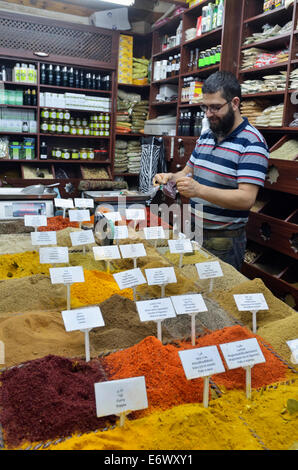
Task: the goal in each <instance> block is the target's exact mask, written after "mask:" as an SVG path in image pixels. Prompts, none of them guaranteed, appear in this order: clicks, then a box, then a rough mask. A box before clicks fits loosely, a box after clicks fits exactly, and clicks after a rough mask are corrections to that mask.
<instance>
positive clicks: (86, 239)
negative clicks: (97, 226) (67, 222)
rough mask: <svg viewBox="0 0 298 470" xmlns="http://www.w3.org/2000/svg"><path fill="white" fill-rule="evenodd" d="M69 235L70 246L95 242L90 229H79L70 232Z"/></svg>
mask: <svg viewBox="0 0 298 470" xmlns="http://www.w3.org/2000/svg"><path fill="white" fill-rule="evenodd" d="M69 235H70V238H71V243H72V246H77V245H88V244H89V243H95V240H94V235H93V231H92V230H80V231H78V232H70V234H69Z"/></svg>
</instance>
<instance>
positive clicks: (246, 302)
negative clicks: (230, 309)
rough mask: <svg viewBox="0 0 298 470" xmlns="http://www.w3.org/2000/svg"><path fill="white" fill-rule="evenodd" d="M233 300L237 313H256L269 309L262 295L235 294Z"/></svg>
mask: <svg viewBox="0 0 298 470" xmlns="http://www.w3.org/2000/svg"><path fill="white" fill-rule="evenodd" d="M234 299H235V302H236V305H237V308H238V310H239V311H247V312H258V311H259V310H268V308H269V307H268V305H267V302H266V300H265V297H264V295H263V294H235V295H234Z"/></svg>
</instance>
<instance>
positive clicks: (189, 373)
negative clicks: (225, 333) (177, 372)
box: [179, 346, 225, 380]
mask: <svg viewBox="0 0 298 470" xmlns="http://www.w3.org/2000/svg"><path fill="white" fill-rule="evenodd" d="M179 356H180V359H181V362H182V366H183V369H184V372H185V375H186V378H187V380H191V379H196V378H198V377H208V376H210V375H213V374H220V373H222V372H225V368H224V365H223V363H222V360H221V357H220V354H219V352H218V349H217V347H216V346H206V347H204V348H196V349H189V350H186V351H179Z"/></svg>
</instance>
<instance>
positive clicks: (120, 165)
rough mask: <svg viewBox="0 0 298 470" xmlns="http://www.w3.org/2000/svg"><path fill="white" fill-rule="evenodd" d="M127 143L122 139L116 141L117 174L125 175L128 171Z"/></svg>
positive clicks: (115, 167)
mask: <svg viewBox="0 0 298 470" xmlns="http://www.w3.org/2000/svg"><path fill="white" fill-rule="evenodd" d="M127 145H128V144H127V141H126V140H122V139H117V140H116V145H115V160H114V170H115V173H125V172H127V169H128V157H127Z"/></svg>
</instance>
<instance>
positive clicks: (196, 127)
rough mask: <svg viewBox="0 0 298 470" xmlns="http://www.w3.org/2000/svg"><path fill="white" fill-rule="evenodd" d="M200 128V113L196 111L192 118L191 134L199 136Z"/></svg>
mask: <svg viewBox="0 0 298 470" xmlns="http://www.w3.org/2000/svg"><path fill="white" fill-rule="evenodd" d="M201 130H202V113H201V112H200V111H197V112H196V116H195V120H194V127H193V135H194V136H195V137H199V136H200V135H201Z"/></svg>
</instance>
